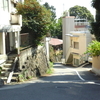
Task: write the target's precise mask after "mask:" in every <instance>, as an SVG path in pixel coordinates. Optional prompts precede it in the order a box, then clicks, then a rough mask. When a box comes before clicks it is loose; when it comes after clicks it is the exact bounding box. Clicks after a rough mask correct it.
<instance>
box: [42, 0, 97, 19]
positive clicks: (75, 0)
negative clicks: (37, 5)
mask: <svg viewBox="0 0 100 100" xmlns="http://www.w3.org/2000/svg"><path fill="white" fill-rule="evenodd" d="M91 1H92V0H41V2H42V3H43V4H44V3H45V2H48V4H49V5H50V6H51V5H52V6H54V8H56V15H57V18H59V17H61V15H62V13H63V11H65V10H69V8H70V7H73V6H75V5H79V6H84V7H86V8H87V9H88V10H89V11H90V12H91V14H92V15H95V9H94V8H92V7H91Z"/></svg>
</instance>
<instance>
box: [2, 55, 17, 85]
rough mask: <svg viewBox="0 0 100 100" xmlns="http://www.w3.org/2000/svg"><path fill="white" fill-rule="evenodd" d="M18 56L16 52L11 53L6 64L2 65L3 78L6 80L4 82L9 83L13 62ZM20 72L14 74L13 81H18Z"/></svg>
mask: <svg viewBox="0 0 100 100" xmlns="http://www.w3.org/2000/svg"><path fill="white" fill-rule="evenodd" d="M16 56H17V55H16V54H15V55H14V54H11V55H9V56H8V59H7V61H6V62H5V64H4V66H3V67H2V72H1V79H3V80H4V83H7V80H8V77H9V75H10V73H11V72H12V69H13V63H14V59H15V57H16ZM18 74H19V73H14V74H13V76H12V78H11V82H15V81H18V79H17V76H18Z"/></svg>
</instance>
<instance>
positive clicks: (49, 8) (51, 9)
mask: <svg viewBox="0 0 100 100" xmlns="http://www.w3.org/2000/svg"><path fill="white" fill-rule="evenodd" d="M43 6H44V7H46V9H48V10H50V12H51V20H52V21H54V20H55V19H56V9H55V8H54V6H50V5H49V4H48V3H47V2H46V3H45V4H43Z"/></svg>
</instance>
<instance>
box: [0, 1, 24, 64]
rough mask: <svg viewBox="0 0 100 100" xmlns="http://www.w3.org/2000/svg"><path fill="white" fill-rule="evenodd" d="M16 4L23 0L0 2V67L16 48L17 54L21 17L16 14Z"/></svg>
mask: <svg viewBox="0 0 100 100" xmlns="http://www.w3.org/2000/svg"><path fill="white" fill-rule="evenodd" d="M18 2H21V3H23V2H24V0H0V13H1V14H0V65H1V64H2V63H3V62H4V61H5V60H6V59H7V54H8V53H9V52H10V51H12V50H13V49H15V48H17V49H18V52H19V45H20V35H19V34H20V31H21V26H22V16H21V15H18V14H16V9H15V6H16V4H17V3H18Z"/></svg>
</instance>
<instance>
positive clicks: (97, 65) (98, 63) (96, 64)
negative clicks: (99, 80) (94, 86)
mask: <svg viewBox="0 0 100 100" xmlns="http://www.w3.org/2000/svg"><path fill="white" fill-rule="evenodd" d="M92 71H93V72H94V73H96V74H97V75H100V56H95V57H93V58H92Z"/></svg>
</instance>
